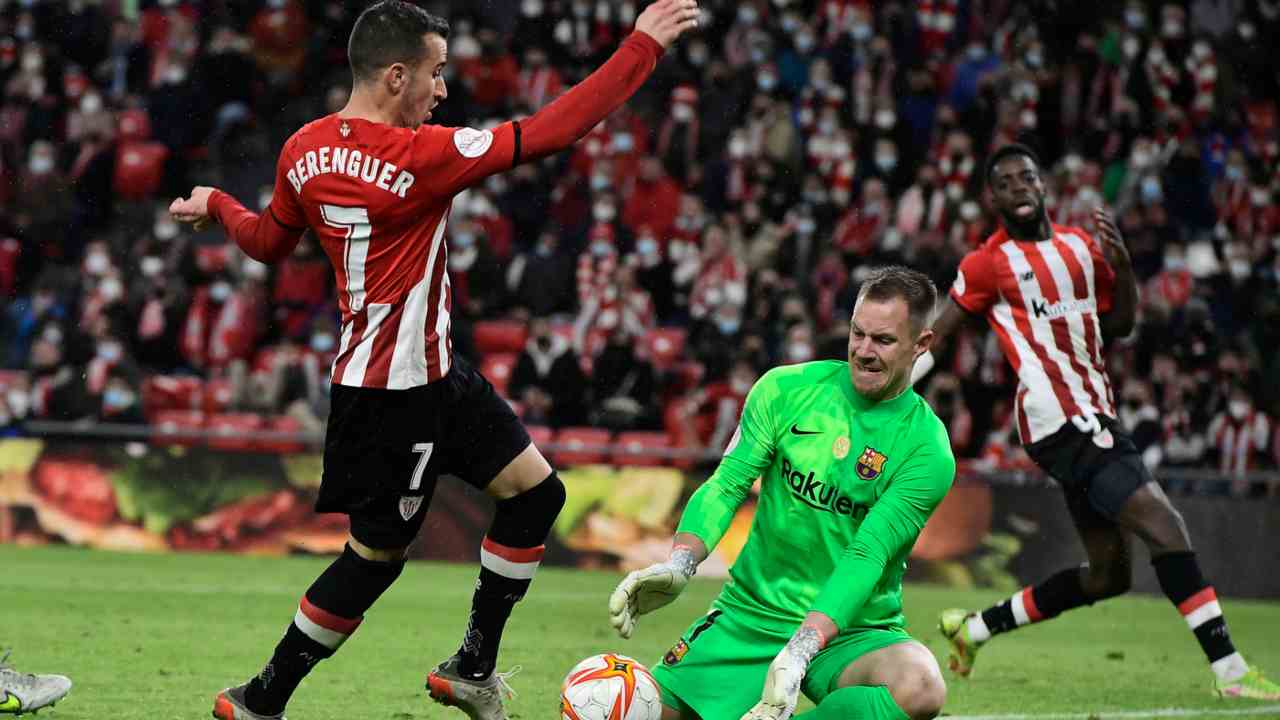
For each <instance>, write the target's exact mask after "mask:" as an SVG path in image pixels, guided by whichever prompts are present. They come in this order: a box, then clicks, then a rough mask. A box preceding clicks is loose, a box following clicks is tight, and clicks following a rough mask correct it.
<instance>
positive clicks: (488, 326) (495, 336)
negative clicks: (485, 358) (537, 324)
mask: <svg viewBox="0 0 1280 720" xmlns="http://www.w3.org/2000/svg"><path fill="white" fill-rule="evenodd" d="M472 334H473V337H474V339H475V343H476V352H478V353H480V354H481V355H488V354H489V353H495V352H504V353H518V352H520V351H521V350H523V349H524V343H525V340H527V339H528V333H527V331H526V330H525V326H524V323H522V322H516V321H515V320H481V321H480V322H477V323H476V325H475V330H474V331H473V333H472Z"/></svg>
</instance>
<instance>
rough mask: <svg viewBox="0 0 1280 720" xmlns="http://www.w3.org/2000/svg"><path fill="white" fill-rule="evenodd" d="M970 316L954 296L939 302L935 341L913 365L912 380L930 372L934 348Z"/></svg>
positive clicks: (934, 332)
mask: <svg viewBox="0 0 1280 720" xmlns="http://www.w3.org/2000/svg"><path fill="white" fill-rule="evenodd" d="M967 316H968V313H966V312H965V311H964V308H962V307H960V305H959V304H957V303H956V301H955V299H954V298H950V297H948V298H947V299H946V300H943V301H942V302H941V303H939V310H938V319H936V320H934V321H933V342H932V343H931V344H930V346H929V350H927V351H925V353H924V354H923V355H921V356H920V357H918V358H916V364H915V365H913V366H912V367H911V382H912V384H915V383H916V382H919V380H920V378H923V377H924V376H925V375H928V374H929V371H930V370H932V369H933V363H934V358H933V350H934V349H935V348H941V347H942V343H944V342H946V339H947V338H948V337H950V336H951V334H952V333H954V332H955V331H956V328H958V327H960V324H961V323H963V322H964V321H965V319H966V317H967Z"/></svg>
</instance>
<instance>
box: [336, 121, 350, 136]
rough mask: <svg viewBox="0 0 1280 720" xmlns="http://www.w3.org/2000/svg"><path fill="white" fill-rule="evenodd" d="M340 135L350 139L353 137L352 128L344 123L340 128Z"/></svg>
mask: <svg viewBox="0 0 1280 720" xmlns="http://www.w3.org/2000/svg"><path fill="white" fill-rule="evenodd" d="M338 134H339V135H341V136H342V137H343V138H346V137H349V136H350V135H351V126H350V125H348V124H347V123H346V122H345V121H344V122H343V123H342V127H340V128H338Z"/></svg>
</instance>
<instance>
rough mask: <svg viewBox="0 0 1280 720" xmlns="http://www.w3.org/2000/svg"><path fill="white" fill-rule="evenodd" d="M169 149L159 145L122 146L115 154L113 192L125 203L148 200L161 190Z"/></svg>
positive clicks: (142, 143) (143, 143)
mask: <svg viewBox="0 0 1280 720" xmlns="http://www.w3.org/2000/svg"><path fill="white" fill-rule="evenodd" d="M168 157H169V149H168V148H166V147H165V146H164V145H161V144H160V143H153V142H133V143H121V145H120V149H119V150H118V151H117V152H116V173H115V182H114V189H115V192H116V195H118V196H120V197H121V198H123V199H125V200H146V199H147V198H150V197H151V196H152V195H154V194H155V192H156V190H158V189H159V188H160V181H161V180H162V179H163V178H164V163H165V160H167V159H168Z"/></svg>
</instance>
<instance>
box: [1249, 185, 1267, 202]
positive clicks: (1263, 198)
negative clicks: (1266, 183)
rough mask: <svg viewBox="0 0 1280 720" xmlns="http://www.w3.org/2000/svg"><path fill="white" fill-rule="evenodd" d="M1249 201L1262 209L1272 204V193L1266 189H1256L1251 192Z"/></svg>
mask: <svg viewBox="0 0 1280 720" xmlns="http://www.w3.org/2000/svg"><path fill="white" fill-rule="evenodd" d="M1249 201H1250V202H1252V203H1253V206H1254V207H1262V206H1263V205H1267V204H1269V203H1270V202H1271V192H1270V191H1268V190H1266V189H1265V188H1254V189H1253V190H1251V191H1250V192H1249Z"/></svg>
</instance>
